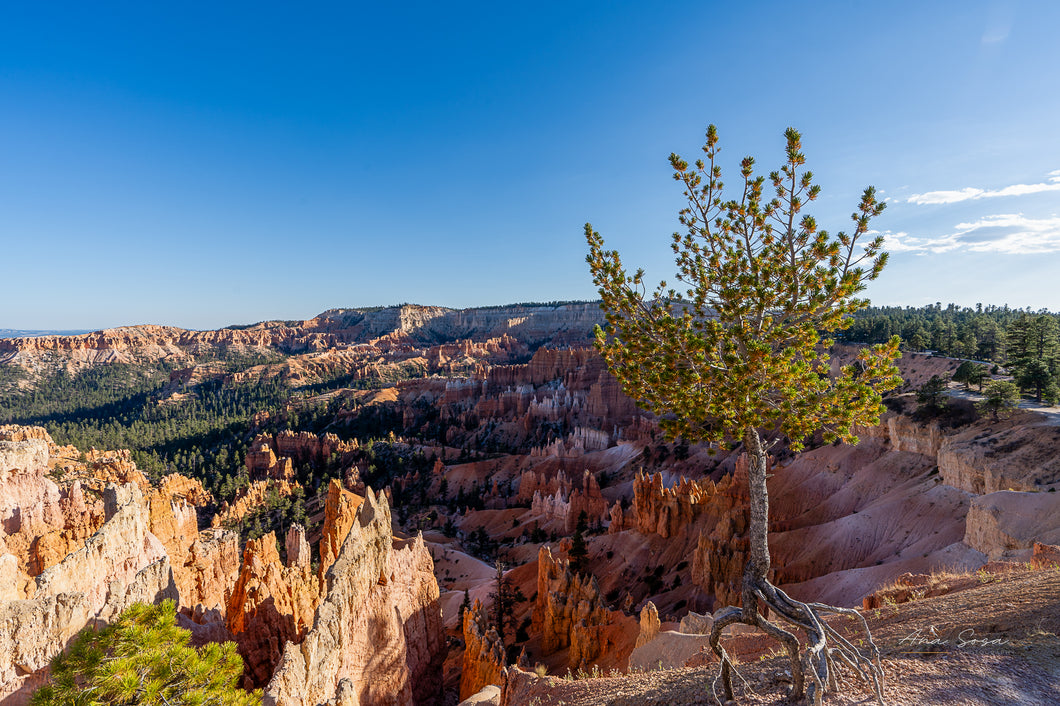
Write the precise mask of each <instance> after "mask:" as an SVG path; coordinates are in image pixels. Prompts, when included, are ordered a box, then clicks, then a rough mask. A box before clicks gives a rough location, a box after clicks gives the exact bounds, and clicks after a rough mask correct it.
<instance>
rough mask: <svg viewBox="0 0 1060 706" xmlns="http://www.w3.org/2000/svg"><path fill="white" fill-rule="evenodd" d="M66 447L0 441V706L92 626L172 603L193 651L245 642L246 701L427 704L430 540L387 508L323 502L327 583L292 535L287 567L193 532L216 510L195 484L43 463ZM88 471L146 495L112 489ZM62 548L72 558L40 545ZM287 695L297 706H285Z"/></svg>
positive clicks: (430, 692)
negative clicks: (255, 697) (269, 692)
mask: <svg viewBox="0 0 1060 706" xmlns="http://www.w3.org/2000/svg"><path fill="white" fill-rule="evenodd" d="M57 448H58V447H55V446H54V444H51V440H50V439H49V438H48V436H47V434H46V433H45V432H44V431H43V430H37V429H32V428H5V429H3V430H0V461H2V464H0V500H2V502H3V503H4V504H0V511H2V512H3V519H4V523H3V525H2V528H0V701H3V703H4V704H5V705H7V704H12V705H16V706H17V705H19V704H23V703H26V702H27V700H28V698H29V695H30V694H31V693H32V691H33V690H34V689H35V688H36V687H37V686H39V685H40V684H41V683H43V681H44V680H45V679H46V678H47V665H48V664H49V662H50V660H51V659H52V657H54V656H55V655H56V654H57V653H58V651H59V650H60V649H62V648H63V647H64V646H65V645H66V644H68V642H69V641H70V639H71V638H72V637H73V636H74V635H75V634H76V633H77V632H78V631H79V630H81V629H82V628H83V627H85V626H86V625H88V624H90V623H93V622H101V623H106V622H108V621H110V620H111V619H113V618H114V617H115V616H117V615H118V614H119V613H120V612H121V611H123V610H124V609H125V608H127V607H128V606H129V605H130V604H131V603H133V602H135V601H146V602H152V603H153V602H157V601H160V600H163V599H166V598H170V599H173V600H175V601H177V602H178V606H179V608H180V611H181V613H180V616H179V619H180V621H181V625H182V626H184V627H186V628H188V629H190V630H191V631H192V634H193V637H192V639H193V642H194V643H195V644H203V643H205V642H210V641H216V640H227V639H235V640H236V642H237V644H238V645H239V648H240V652H241V653H242V654H243V656H244V659H245V663H246V667H247V668H246V683H247V685H248V686H252V685H257V684H263V683H268V682H270V680H271V681H272V682H274V683H276V684H280V685H283V684H287V685H289V686H291V685H293V686H292V688H293V692H292V691H291V690H290V689H287V690H285V689H284V688H279V690H278V691H276V692H275V693H276V694H277V697H278V698H280V699H281V702H284V703H306V704H310V703H311V704H314V705H315V704H318V703H323V702H324V701H327V700H328V699H330V698H332V697H334V698H336V699H342V698H344V699H346V702H348V703H393V704H430V703H433V699H434V696H435V695H436V693H435V692H436V691H437V690H438V688H439V685H440V683H441V682H440V678H439V675H440V670H441V662H442V660H443V658H444V649H445V637H444V633H443V630H442V625H441V614H440V610H439V607H438V585H437V582H436V581H435V578H434V575H433V561H432V560H431V556H430V553H429V552H428V551H427V549H426V547H425V545H424V543H423V541H422V539H421V538H416V539H415V540H409V541H405V540H398V539H394V538H393V537H392V536H391V523H390V512H389V507H388V505H387V502H386V499H385V497H380V498H379V499H378V500H377V499H376V498H375V497H374V496H372V495H371V493H370V492H369V497H368V498H367V500H365V501H364V504H363V505H362V500H361V499H360V498H359V497H358V496H356V495H354V494H352V493H349V492H348V491H346V490H344V489H342V488H341V486H340V485H339V484H336V485H335V487H333V488H331V489H330V490H331V492H330V495H329V498H330V502H329V503H328V504H327V507H326V512H325V515H326V517H325V531H324V534H325V536H324V538H323V539H322V547H323V548H324V551H325V553H327V552H328V551H334V554H332V555H328V563H329V564H330V569H328V570H327V572H326V576H324V575H323V572H321V573H318V572H316V571H314V570H313V568H312V564H311V555H310V548H309V545H308V543H307V542H306V539H305V532H304V530H303V529H302V528H301V527H299V526H295V527H292V528H291V530H290V531H289V532H288V534H287V536H286V537H285V550H286V552H285V553H286V556H287V561H286V563H283V562H281V560H280V554H279V551H278V549H277V542H276V537H275V535H274V534H272V533H270V534H268V535H266V536H264V537H262V538H260V539H258V540H254V541H250V542H248V543H247V546H246V548H245V549H244V552H243V556H242V561H240V556H239V538H238V535H237V534H236V533H234V532H231V531H228V530H223V529H219V528H216V529H211V530H206V531H204V532H202V533H200V532H198V530H197V526H196V525H197V522H196V510H195V504H196V503H201V502H206V501H208V500H209V496H208V495H207V494H206V493H205V491H204V490H203V488H202V486H201V484H200V483H198V482H197V481H192V480H189V479H187V478H183V477H180V476H169V477H167V478H165V479H163V480H162V482H161V483H160V484H159V485H158V486H157V487H156V486H151V484H150V483H148V482H147V481H146V479H145V478H143V476H142V474H140V473H139V471H137V470H136V469H135V466H132V465H131V462H128V460H127V459H125V458H123V457H122V455H121V454H115V455H113V456H114V458H115V459H116V460H115V462H114V463H103V462H102V461H100V460H99V459H95V460H92V459H90V460H89V462H88V463H82V462H77V463H73V464H72V465H71V463H70V462H68V459H67V460H66V461H64V457H63V456H56V455H50V454H49V450H50V451H52V452H55V451H56V449H57ZM73 451H76V450H73ZM62 452H63V454H66V455H67V456H68V455H69V453H70V449H64V450H62ZM74 456H77V454H76V453H75V454H74ZM62 463H67V466H66V471H67V472H68V473H69V474H70V475H72V476H73V480H70V479H69V478H65V479H64V480H63V481H62V482H60V483H56V482H55V481H53V480H52V479H51V478H49V477H48V473H49V472H51V469H52V468H54V467H57V466H61V465H62ZM78 463H80V465H77V464H78ZM95 470H99V472H100V475H102V476H103V477H104V478H108V479H109V478H113V477H116V476H121V477H123V478H126V479H132V480H135V481H137V482H126V483H124V484H122V485H118V484H115V483H113V482H107V481H106V480H104V479H101V478H98V477H94V476H92V475H91V473H92V472H93V471H95ZM141 485H143V486H144V487H143V488H141ZM97 489H98V492H99V494H100V497H98V498H97V497H96V495H95V494H96V493H97ZM97 515H98V520H97V519H96V517H97ZM9 530H10V531H12V532H13V533H10V532H9ZM79 534H84V535H87V536H83V537H81V536H79ZM55 537H58V538H59V539H61V541H62V542H63V543H64V544H58V543H54V542H53V543H51V544H49V543H48V542H46V541H42V539H44V540H47V539H48V538H55ZM350 537H353V539H350ZM347 540H349V541H347ZM46 547H53V548H54V552H53V554H55V555H56V556H57V558H55V557H53V555H52V553H49V552H48V551H45V548H46ZM62 547H66V548H68V549H69V551H66V552H65V553H63V552H62ZM31 548H32V550H31ZM328 548H331V549H328ZM12 551H20V552H22V553H21V554H20V555H19V556H16V555H15V554H13V553H12ZM49 551H51V550H49ZM53 559H54V560H53ZM38 565H39V568H40V570H39V571H38V572H36V575H33V574H31V573H30V572H29V569H30V568H33V567H38ZM325 568H327V567H325ZM306 643H308V645H309V647H306V648H305V649H304V651H303V645H305V644H306ZM323 645H327V649H326V650H318V649H317V647H321V646H323ZM285 649H286V650H287V652H291V651H292V650H293V651H294V652H295V653H297V654H302V655H304V656H305V657H306V658H308V661H305V660H303V663H302V667H303V669H308V672H306V674H307V676H306V678H305V679H304V680H303V682H302V683H298V681H297V679H296V680H295V681H294V682H291V680H290V675H291V672H290V670H287V671H284V668H283V667H282V666H281V668H280V669H279V670H278V671H277V670H276V667H277V665H278V663H280V661H281V656H283V655H284V654H285V652H284V650H285ZM325 654H326V655H327V658H326V659H324V655H325ZM284 659H285V660H286V661H285V662H284V664H287V663H288V662H289V660H288V659H287V658H286V657H285V658H284ZM329 669H331V671H330V672H329ZM274 672H276V673H277V674H278V676H277V677H276V678H275V679H273V674H274ZM331 677H334V679H331V681H330V682H329V683H330V686H328V687H327V688H324V687H321V686H320V685H321V684H322V683H324V682H326V681H328V679H329V678H331ZM321 680H323V681H321ZM322 688H323V691H321V689H322ZM324 691H327V695H326V696H320V694H323V693H324ZM292 693H294V694H295V695H301V696H297V698H303V697H304V701H283V699H285V698H288V697H289V696H290V695H291V694H292ZM318 696H320V697H319V698H318ZM291 698H295V697H291Z"/></svg>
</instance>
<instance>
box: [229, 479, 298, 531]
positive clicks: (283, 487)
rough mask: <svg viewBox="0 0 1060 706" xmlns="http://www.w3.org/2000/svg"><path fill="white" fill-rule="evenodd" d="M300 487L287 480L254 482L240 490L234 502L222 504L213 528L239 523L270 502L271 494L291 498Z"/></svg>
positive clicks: (233, 499)
mask: <svg viewBox="0 0 1060 706" xmlns="http://www.w3.org/2000/svg"><path fill="white" fill-rule="evenodd" d="M296 487H298V484H297V483H288V482H287V481H285V480H254V481H251V482H250V485H248V486H246V487H243V488H240V489H239V492H238V493H236V496H235V497H234V498H232V500H230V501H229V500H226V501H224V502H223V503H221V510H220V511H219V512H218V513H217V514H216V515H214V516H213V519H212V520H210V526H211V527H215V528H216V527H224V526H227V525H231V524H233V523H235V522H239V521H240V520H241V519H243V518H244V517H246V516H247V514H248V513H250V512H251V511H252V510H255V509H257V508H259V507H261V506H262V505H264V504H265V502H266V501H267V500H268V497H269V493H271V492H275V493H277V494H278V495H279V496H280V497H281V498H284V497H287V496H289V495H290V494H291V493H293V492H294V489H295V488H296Z"/></svg>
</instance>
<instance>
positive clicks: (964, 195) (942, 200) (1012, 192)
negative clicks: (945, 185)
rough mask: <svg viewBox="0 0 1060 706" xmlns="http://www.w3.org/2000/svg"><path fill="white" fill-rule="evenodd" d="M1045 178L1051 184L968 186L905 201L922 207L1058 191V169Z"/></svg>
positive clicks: (929, 193)
mask: <svg viewBox="0 0 1060 706" xmlns="http://www.w3.org/2000/svg"><path fill="white" fill-rule="evenodd" d="M1047 176H1048V177H1049V181H1050V182H1052V183H1049V184H1047V183H1045V182H1042V183H1040V184H1012V185H1010V186H1006V187H1004V188H1001V189H977V188H975V187H971V186H969V187H965V188H963V189H957V190H952V191H927V192H925V193H923V194H913V195H912V196H910V197H909V198H908V199H906V202H907V203H915V204H917V205H918V206H924V205H929V204H931V205H934V204H947V203H960V202H961V201H978V200H979V199H992V198H997V197H999V196H1026V195H1027V194H1039V193H1042V192H1043V191H1060V169H1057V170H1055V171H1051V172H1049V174H1048V175H1047Z"/></svg>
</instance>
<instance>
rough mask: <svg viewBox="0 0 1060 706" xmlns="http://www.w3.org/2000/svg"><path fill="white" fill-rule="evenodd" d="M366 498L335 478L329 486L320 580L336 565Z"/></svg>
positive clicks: (321, 551) (325, 508) (321, 549)
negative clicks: (344, 486)
mask: <svg viewBox="0 0 1060 706" xmlns="http://www.w3.org/2000/svg"><path fill="white" fill-rule="evenodd" d="M363 502H364V498H362V497H361V496H359V495H357V494H356V493H351V492H350V491H348V490H346V489H345V488H343V487H342V483H340V482H339V481H338V480H337V479H335V478H333V479H332V480H331V482H330V483H329V484H328V497H327V500H325V502H324V532H323V536H322V537H321V539H320V578H321V580H323V578H324V576H325V575H326V574H327V571H328V569H329V568H330V567H331V565H332V564H334V563H335V559H337V558H338V556H339V552H340V551H342V543H343V542H344V541H346V535H348V534H349V533H350V528H351V527H353V524H354V522H355V521H356V517H357V508H359V507H360V506H361V503H363Z"/></svg>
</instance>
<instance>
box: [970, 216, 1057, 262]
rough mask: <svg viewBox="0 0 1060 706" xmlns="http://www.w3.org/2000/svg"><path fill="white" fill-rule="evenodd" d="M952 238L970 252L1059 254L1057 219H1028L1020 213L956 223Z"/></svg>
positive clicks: (1055, 217)
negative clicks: (955, 238)
mask: <svg viewBox="0 0 1060 706" xmlns="http://www.w3.org/2000/svg"><path fill="white" fill-rule="evenodd" d="M956 229H957V233H955V235H956V236H957V238H958V239H959V240H960V241H961V242H962V244H963V245H966V246H967V248H968V249H969V250H971V251H973V252H998V253H1004V254H1008V255H1033V254H1041V253H1052V252H1060V216H1053V217H1051V218H1028V217H1026V216H1024V215H1023V214H1022V213H1005V214H998V215H995V216H985V217H984V218H980V219H979V220H978V221H974V222H971V223H958V224H957V226H956Z"/></svg>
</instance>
